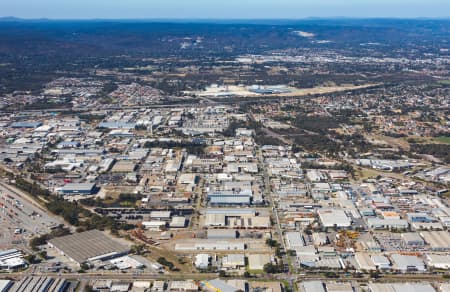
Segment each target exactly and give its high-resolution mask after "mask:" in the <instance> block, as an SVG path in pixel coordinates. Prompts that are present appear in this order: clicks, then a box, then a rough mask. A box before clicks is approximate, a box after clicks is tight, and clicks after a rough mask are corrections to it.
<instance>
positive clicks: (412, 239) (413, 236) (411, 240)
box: [401, 232, 425, 246]
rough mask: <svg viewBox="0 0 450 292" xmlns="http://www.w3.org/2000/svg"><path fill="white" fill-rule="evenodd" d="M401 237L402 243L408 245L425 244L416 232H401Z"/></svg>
mask: <svg viewBox="0 0 450 292" xmlns="http://www.w3.org/2000/svg"><path fill="white" fill-rule="evenodd" d="M401 237H402V241H403V243H404V244H406V245H408V246H422V245H424V244H425V241H424V240H423V239H422V237H420V235H419V234H418V233H416V232H406V233H402V235H401Z"/></svg>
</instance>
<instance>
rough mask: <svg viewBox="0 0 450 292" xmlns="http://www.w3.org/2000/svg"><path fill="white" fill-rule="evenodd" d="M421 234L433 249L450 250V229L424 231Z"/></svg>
mask: <svg viewBox="0 0 450 292" xmlns="http://www.w3.org/2000/svg"><path fill="white" fill-rule="evenodd" d="M420 235H421V236H422V237H423V239H424V240H425V242H426V243H427V244H428V245H430V248H431V250H433V251H447V250H450V233H449V232H448V231H422V232H420Z"/></svg>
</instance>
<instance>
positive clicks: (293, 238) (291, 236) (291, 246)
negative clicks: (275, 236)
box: [284, 231, 305, 250]
mask: <svg viewBox="0 0 450 292" xmlns="http://www.w3.org/2000/svg"><path fill="white" fill-rule="evenodd" d="M284 237H285V238H286V248H287V249H288V250H296V249H298V248H301V247H304V246H305V241H304V240H303V237H302V235H301V234H300V232H296V231H292V232H286V234H285V235H284Z"/></svg>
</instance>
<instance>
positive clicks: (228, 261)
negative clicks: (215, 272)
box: [222, 254, 245, 269]
mask: <svg viewBox="0 0 450 292" xmlns="http://www.w3.org/2000/svg"><path fill="white" fill-rule="evenodd" d="M242 267H245V256H244V255H243V254H229V255H226V256H224V257H223V258H222V268H224V269H237V268H242Z"/></svg>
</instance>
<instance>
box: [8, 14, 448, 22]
mask: <svg viewBox="0 0 450 292" xmlns="http://www.w3.org/2000/svg"><path fill="white" fill-rule="evenodd" d="M346 19H348V20H450V15H449V16H411V17H405V16H399V17H395V16H370V17H358V16H306V17H299V18H280V17H273V18H272V17H267V18H206V17H149V18H143V17H136V18H102V17H99V18H55V17H39V18H35V17H33V18H28V17H17V16H0V21H2V20H3V21H7V20H11V21H45V20H47V21H177V22H178V21H301V20H346Z"/></svg>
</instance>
